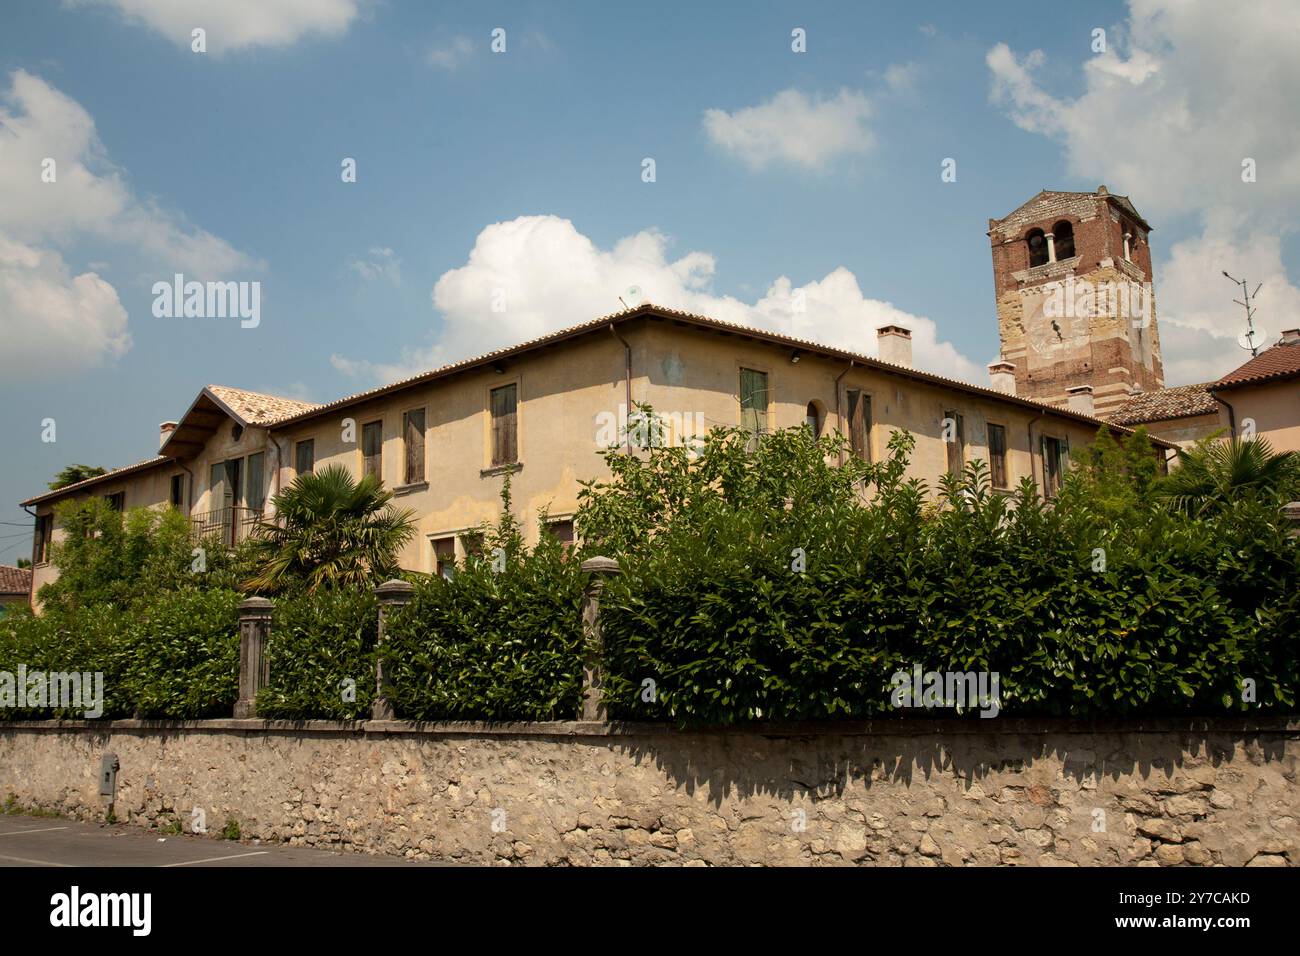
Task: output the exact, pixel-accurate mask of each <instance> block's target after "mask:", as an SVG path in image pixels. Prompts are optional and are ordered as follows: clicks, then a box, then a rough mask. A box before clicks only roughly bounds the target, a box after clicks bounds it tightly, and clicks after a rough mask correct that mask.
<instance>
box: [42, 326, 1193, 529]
mask: <svg viewBox="0 0 1300 956" xmlns="http://www.w3.org/2000/svg"><path fill="white" fill-rule="evenodd" d="M639 318H652V319H667V320H669V321H673V322H678V323H681V324H689V325H694V326H697V327H701V328H707V329H713V330H716V331H720V332H724V333H728V334H735V335H740V336H747V337H750V338H753V339H757V340H759V341H763V342H768V343H772V344H776V345H782V346H788V347H797V348H800V349H803V350H805V351H808V352H812V353H816V354H819V355H825V356H829V357H832V358H838V359H843V360H846V361H853V362H854V363H856V364H858V365H861V366H864V367H866V368H874V369H878V370H880V371H884V372H892V373H894V374H897V375H902V376H904V377H906V378H910V379H913V380H916V381H921V382H928V383H930V384H933V385H943V386H947V387H949V388H954V389H957V390H958V391H961V392H966V393H967V394H970V395H975V396H978V397H981V398H986V399H991V400H993V401H996V402H1005V403H1007V404H1011V405H1018V406H1020V407H1021V408H1029V409H1033V410H1034V411H1038V412H1044V413H1049V414H1052V415H1057V416H1059V417H1061V418H1068V419H1072V420H1074V421H1078V422H1084V423H1086V424H1089V425H1093V426H1096V427H1100V426H1102V425H1105V424H1109V425H1113V426H1114V427H1115V428H1117V429H1119V430H1120V431H1125V432H1127V431H1131V429H1129V428H1127V427H1125V425H1123V424H1122V423H1120V422H1107V421H1104V420H1103V419H1100V418H1097V417H1095V416H1093V415H1085V414H1082V413H1080V412H1073V411H1070V410H1069V409H1067V408H1060V407H1057V406H1055V405H1046V404H1044V403H1042V402H1036V401H1033V400H1032V399H1028V398H1019V397H1017V396H1015V395H1008V394H1006V393H1005V392H999V391H995V390H994V389H991V388H986V387H984V386H982V385H972V384H970V383H969V382H963V381H960V380H958V379H955V378H948V377H946V376H943V375H936V374H934V373H932V372H922V371H920V370H918V369H914V368H911V367H910V366H905V365H895V364H893V363H891V362H884V361H881V360H880V359H877V358H872V357H870V356H867V355H863V354H861V353H858V352H849V351H846V350H844V349H840V348H835V347H833V346H829V345H822V344H821V343H818V342H813V341H810V340H808V339H799V338H795V337H794V336H790V335H782V334H780V333H778V332H769V331H767V330H766V329H759V328H755V327H754V326H750V325H742V324H741V323H739V322H727V321H724V320H722V319H714V318H710V317H709V316H706V315H699V314H697V313H694V312H683V311H681V310H679V309H669V308H666V307H664V306H658V305H654V304H652V303H649V302H647V303H644V304H642V305H639V306H635V307H633V308H629V309H625V310H623V311H621V312H611V313H610V314H609V315H603V316H601V317H599V318H596V319H592V320H591V321H589V322H583V323H581V324H579V325H573V326H569V327H568V328H565V329H560V330H559V331H557V332H552V333H550V334H548V335H543V336H539V337H538V338H535V339H529V340H528V341H526V342H520V343H519V344H517V345H511V346H508V347H506V348H500V349H495V350H493V351H491V352H485V353H484V354H482V355H478V356H475V357H474V358H468V359H462V360H461V361H459V362H453V363H451V364H450V365H444V366H442V367H440V368H436V369H433V370H431V371H428V372H422V373H420V374H419V375H413V376H411V377H409V378H405V379H402V380H400V381H397V382H393V383H391V384H389V385H381V386H378V387H376V388H372V389H368V390H366V391H364V392H357V393H355V394H353V395H348V396H345V397H344V398H340V399H336V400H335V401H332V402H327V403H326V404H324V405H313V404H312V403H310V402H301V401H298V400H297V399H293V398H283V397H281V396H278V395H267V394H264V393H262V392H250V391H247V390H246V389H240V388H230V387H229V386H226V385H208V386H206V387H205V388H204V390H203V391H204V392H207V393H208V394H209V395H211V396H212V397H213V398H214V399H216V400H217V401H218V402H220V403H222V404H224V405H226V406H227V408H229V409H230V411H232V412H234V413H235V414H236V415H237V416H238V417H239V418H241V419H243V420H244V422H245V423H246V424H249V425H256V426H259V427H276V428H279V427H283V426H285V425H288V424H296V423H297V422H301V421H307V420H309V419H311V418H314V417H316V416H317V415H322V414H326V413H329V412H331V411H334V410H336V409H340V408H344V407H347V406H350V405H356V404H359V403H361V402H364V401H367V400H369V399H372V398H379V397H381V396H384V395H389V394H391V393H393V392H397V391H401V390H402V389H404V388H409V387H411V386H414V385H421V384H424V383H426V382H432V381H435V380H436V379H440V378H445V377H447V376H449V375H453V374H455V373H456V372H461V371H466V370H469V369H471V368H474V367H476V366H479V365H486V364H489V363H491V362H493V361H496V360H500V359H504V358H509V357H512V356H515V355H521V354H523V353H526V352H531V351H533V350H534V349H537V348H540V347H542V346H544V345H552V344H555V343H558V342H561V341H564V340H566V339H571V338H577V337H578V336H581V335H586V334H588V333H591V332H595V331H597V330H599V329H603V328H606V327H609V326H614V325H620V324H623V323H626V322H630V321H632V320H634V319H639ZM200 398H202V393H200ZM196 401H197V400H196ZM175 434H176V433H175V432H173V435H172V437H173V438H174V437H175ZM170 440H171V439H169V441H170ZM1151 440H1152V443H1153V444H1156V445H1159V446H1162V447H1167V448H1173V447H1175V446H1174V445H1172V444H1169V443H1168V442H1165V441H1163V440H1162V439H1159V438H1156V437H1154V436H1153V437H1152V439H1151ZM170 460H171V458H170V457H169V456H166V455H161V456H158V457H156V458H150V459H148V460H146V461H142V462H137V463H136V464H134V465H128V466H126V467H125V468H118V469H116V470H114V471H110V472H109V473H108V474H105V475H100V476H99V477H97V478H88V479H86V480H85V481H82V482H78V483H77V484H75V485H69V486H68V487H67V488H60V489H59V490H58V491H52V492H49V493H47V494H43V495H38V496H37V497H35V498H29V499H27V500H26V501H24V502H23V504H24V505H32V504H36V503H38V502H42V501H45V500H47V499H50V498H57V497H60V496H62V495H64V494H66V493H68V492H69V491H75V490H79V489H80V488H82V487H83V486H86V485H92V484H95V483H97V482H101V481H107V480H108V479H110V478H112V477H114V476H117V475H122V474H125V473H127V472H132V471H142V470H144V469H146V468H150V467H153V466H154V465H158V464H161V463H163V462H166V461H170Z"/></svg>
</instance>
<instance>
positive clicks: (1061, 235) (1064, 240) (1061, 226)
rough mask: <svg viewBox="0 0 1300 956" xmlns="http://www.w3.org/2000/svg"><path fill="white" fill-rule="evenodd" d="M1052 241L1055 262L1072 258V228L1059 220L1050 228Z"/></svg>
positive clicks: (1067, 223)
mask: <svg viewBox="0 0 1300 956" xmlns="http://www.w3.org/2000/svg"><path fill="white" fill-rule="evenodd" d="M1052 241H1053V242H1054V244H1055V245H1056V260H1057V261H1058V262H1059V261H1060V260H1062V259H1072V258H1074V226H1072V225H1070V223H1069V222H1067V221H1065V220H1061V221H1060V222H1058V223H1057V224H1056V225H1055V226H1053V227H1052Z"/></svg>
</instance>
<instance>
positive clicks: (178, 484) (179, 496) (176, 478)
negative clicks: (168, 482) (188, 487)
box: [170, 475, 185, 511]
mask: <svg viewBox="0 0 1300 956" xmlns="http://www.w3.org/2000/svg"><path fill="white" fill-rule="evenodd" d="M170 500H171V504H172V507H173V508H179V509H181V510H182V511H184V510H185V476H184V475H172V487H171V495H170Z"/></svg>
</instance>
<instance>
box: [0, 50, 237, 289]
mask: <svg viewBox="0 0 1300 956" xmlns="http://www.w3.org/2000/svg"><path fill="white" fill-rule="evenodd" d="M47 158H48V159H52V160H54V162H55V167H54V169H55V172H56V179H55V181H54V182H52V183H47V182H42V180H41V173H42V168H43V167H42V163H43V162H44V161H45V160H46V159H47ZM0 231H3V232H5V233H7V234H9V235H10V236H12V237H14V238H16V239H19V240H22V241H27V242H52V243H55V244H63V243H67V242H71V241H73V240H75V239H78V238H81V237H82V236H84V235H86V234H90V235H92V236H96V237H99V238H102V239H107V240H111V241H112V242H113V243H114V245H115V246H121V245H123V244H127V245H132V246H135V247H136V248H138V249H140V250H142V251H143V252H145V253H146V254H147V255H148V256H149V257H150V258H152V259H154V260H156V261H157V262H158V263H160V264H161V265H163V266H165V268H166V269H168V270H172V269H174V271H183V272H194V273H196V274H202V275H203V277H204V278H205V279H207V278H219V277H223V276H226V275H229V274H231V273H233V272H235V271H238V270H250V269H257V268H260V267H261V263H258V262H255V261H254V260H252V259H250V258H249V257H248V256H246V255H245V254H244V253H242V252H240V251H238V250H237V249H235V248H234V247H232V246H231V245H230V244H229V243H227V242H226V241H225V240H223V239H219V238H218V237H216V236H214V235H212V234H211V233H209V232H207V231H205V230H203V229H197V228H194V227H192V226H189V225H188V224H186V223H185V222H184V220H183V218H182V217H181V216H180V215H179V214H177V213H174V212H170V211H167V210H164V209H162V208H161V207H160V206H158V205H157V204H156V203H155V202H153V201H151V200H148V199H141V198H139V197H137V196H135V195H134V194H133V193H132V191H131V188H130V186H129V185H128V184H127V180H126V177H125V175H124V174H123V172H122V171H121V170H119V169H118V168H116V167H115V166H113V164H112V163H111V162H110V161H109V159H108V155H107V151H106V150H105V149H104V146H103V144H102V143H101V142H100V140H99V137H98V135H97V134H96V132H95V121H94V120H93V119H92V118H91V116H90V114H89V113H87V112H86V111H85V109H83V108H82V107H81V105H80V104H79V103H77V102H76V101H75V100H73V99H72V98H71V97H68V96H66V95H64V94H63V93H61V92H60V91H58V90H56V89H55V88H54V87H52V86H50V85H49V84H48V83H46V82H45V81H44V80H42V79H41V78H40V77H37V76H33V75H32V74H30V73H27V72H24V71H23V70H17V71H15V72H14V73H12V74H10V86H9V89H8V90H7V91H0Z"/></svg>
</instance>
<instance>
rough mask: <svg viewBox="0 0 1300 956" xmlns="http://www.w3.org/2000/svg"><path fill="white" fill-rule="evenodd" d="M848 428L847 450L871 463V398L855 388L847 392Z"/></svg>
mask: <svg viewBox="0 0 1300 956" xmlns="http://www.w3.org/2000/svg"><path fill="white" fill-rule="evenodd" d="M848 426H849V450H850V451H852V452H853V455H854V457H856V458H861V459H862V460H863V461H871V440H870V439H871V396H870V395H868V394H866V393H865V392H863V391H861V390H859V389H856V388H851V389H849V392H848Z"/></svg>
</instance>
